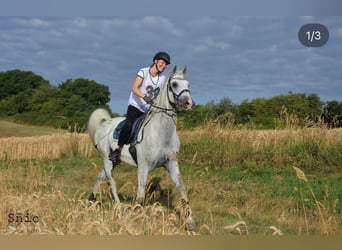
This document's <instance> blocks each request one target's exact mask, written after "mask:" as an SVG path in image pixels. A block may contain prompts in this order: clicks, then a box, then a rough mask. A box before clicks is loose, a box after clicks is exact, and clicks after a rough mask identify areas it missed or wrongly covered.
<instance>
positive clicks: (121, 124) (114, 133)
mask: <svg viewBox="0 0 342 250" xmlns="http://www.w3.org/2000/svg"><path fill="white" fill-rule="evenodd" d="M125 123H126V119H125V120H122V121H121V122H119V124H118V125H117V126H116V128H115V129H114V132H113V139H114V140H119V136H120V131H121V129H122V128H123V126H125Z"/></svg>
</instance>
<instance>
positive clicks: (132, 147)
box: [113, 114, 145, 164]
mask: <svg viewBox="0 0 342 250" xmlns="http://www.w3.org/2000/svg"><path fill="white" fill-rule="evenodd" d="M144 119H145V114H143V115H141V116H139V117H138V118H137V119H136V120H135V121H134V123H133V126H132V130H131V135H130V139H129V142H128V143H129V144H130V147H129V152H130V153H131V155H132V157H133V159H134V161H135V163H136V164H137V152H136V149H135V144H137V140H138V134H139V131H140V129H141V126H142V124H143V122H144ZM125 123H126V119H125V120H122V121H121V122H119V124H118V125H117V126H116V127H115V129H114V131H113V139H114V140H119V136H120V132H121V129H122V128H123V127H124V126H125Z"/></svg>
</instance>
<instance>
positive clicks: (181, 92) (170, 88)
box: [166, 77, 191, 110]
mask: <svg viewBox="0 0 342 250" xmlns="http://www.w3.org/2000/svg"><path fill="white" fill-rule="evenodd" d="M172 80H184V78H182V77H170V78H169V80H168V82H167V86H166V87H167V98H168V101H169V103H170V104H171V106H172V107H173V109H174V110H176V109H177V107H178V106H180V103H179V98H180V96H181V95H182V94H183V93H184V92H188V93H189V94H191V93H190V90H189V89H183V90H182V91H180V92H179V93H178V94H177V93H176V92H175V91H174V90H173V88H172V84H171V81H172ZM169 91H171V93H172V95H173V98H174V100H176V102H172V101H171V100H170V95H169Z"/></svg>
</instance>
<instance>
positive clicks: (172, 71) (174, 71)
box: [171, 65, 177, 75]
mask: <svg viewBox="0 0 342 250" xmlns="http://www.w3.org/2000/svg"><path fill="white" fill-rule="evenodd" d="M176 71H177V65H175V66H173V68H172V70H171V75H173V74H174V73H176Z"/></svg>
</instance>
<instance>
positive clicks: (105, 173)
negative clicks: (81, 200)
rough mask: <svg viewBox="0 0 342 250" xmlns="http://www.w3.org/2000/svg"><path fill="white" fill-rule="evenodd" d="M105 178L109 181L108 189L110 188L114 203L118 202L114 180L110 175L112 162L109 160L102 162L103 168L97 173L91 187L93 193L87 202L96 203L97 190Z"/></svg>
mask: <svg viewBox="0 0 342 250" xmlns="http://www.w3.org/2000/svg"><path fill="white" fill-rule="evenodd" d="M106 178H108V179H109V183H110V187H111V193H112V196H113V198H114V200H115V201H116V202H120V199H119V196H118V194H117V191H116V183H115V180H114V177H113V175H112V162H111V161H109V160H104V168H103V170H102V171H101V172H100V173H99V175H98V177H97V179H96V181H95V185H94V187H93V192H92V193H91V194H90V195H89V197H88V200H89V201H93V202H94V201H96V194H97V191H98V190H99V187H100V184H101V182H103V181H104V180H105V179H106Z"/></svg>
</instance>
